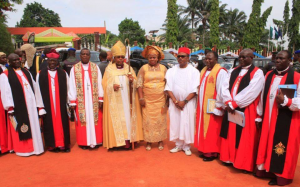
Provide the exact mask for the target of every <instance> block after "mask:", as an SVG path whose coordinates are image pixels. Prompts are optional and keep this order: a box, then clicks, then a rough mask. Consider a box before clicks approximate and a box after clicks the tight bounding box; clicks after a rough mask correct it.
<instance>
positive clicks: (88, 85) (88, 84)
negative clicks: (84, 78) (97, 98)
mask: <svg viewBox="0 0 300 187" xmlns="http://www.w3.org/2000/svg"><path fill="white" fill-rule="evenodd" d="M90 86H91V85H90V83H89V82H88V83H87V90H89V87H90Z"/></svg>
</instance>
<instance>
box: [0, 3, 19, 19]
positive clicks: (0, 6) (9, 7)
mask: <svg viewBox="0 0 300 187" xmlns="http://www.w3.org/2000/svg"><path fill="white" fill-rule="evenodd" d="M22 3H23V0H1V1H0V18H4V20H5V19H6V16H5V14H4V11H11V12H13V11H15V9H14V8H13V7H14V6H15V4H18V5H20V4H22Z"/></svg>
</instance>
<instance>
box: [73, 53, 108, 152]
mask: <svg viewBox="0 0 300 187" xmlns="http://www.w3.org/2000/svg"><path fill="white" fill-rule="evenodd" d="M80 58H81V61H80V62H79V63H77V64H76V65H74V66H73V67H72V69H71V71H70V81H69V93H68V96H69V100H70V106H71V110H72V111H74V109H75V111H76V112H75V113H76V118H77V121H76V123H75V126H76V139H77V144H78V145H79V146H80V148H82V149H87V148H88V147H90V148H98V147H99V146H100V144H102V140H103V136H102V111H101V110H100V109H101V108H102V105H103V88H102V84H101V82H102V75H101V72H100V70H99V67H98V66H97V65H96V64H95V63H93V62H90V51H89V50H88V49H82V50H81V52H80Z"/></svg>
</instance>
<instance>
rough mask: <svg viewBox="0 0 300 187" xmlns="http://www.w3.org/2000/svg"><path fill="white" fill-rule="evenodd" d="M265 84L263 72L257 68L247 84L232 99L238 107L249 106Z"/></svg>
mask: <svg viewBox="0 0 300 187" xmlns="http://www.w3.org/2000/svg"><path fill="white" fill-rule="evenodd" d="M264 84H265V78H264V73H263V71H262V70H260V69H259V70H257V71H256V72H255V74H254V76H253V78H252V80H251V81H250V83H249V85H248V86H247V87H246V88H244V89H243V90H242V91H241V92H239V93H238V94H237V95H236V96H235V97H234V101H235V102H236V104H237V106H239V107H240V108H245V107H247V106H249V105H250V104H251V103H253V101H254V100H255V99H256V98H257V97H258V96H259V94H261V91H262V89H263V87H264Z"/></svg>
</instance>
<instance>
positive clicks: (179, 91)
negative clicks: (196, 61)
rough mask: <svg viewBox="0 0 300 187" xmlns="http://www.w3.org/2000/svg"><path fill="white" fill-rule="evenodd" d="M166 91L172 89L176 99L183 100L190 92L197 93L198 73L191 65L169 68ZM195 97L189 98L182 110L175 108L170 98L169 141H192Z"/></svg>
mask: <svg viewBox="0 0 300 187" xmlns="http://www.w3.org/2000/svg"><path fill="white" fill-rule="evenodd" d="M166 80H167V84H166V87H165V90H166V91H172V92H173V94H174V96H175V98H176V99H177V100H178V101H183V100H185V99H186V97H187V96H188V95H189V94H191V93H197V90H198V86H199V84H200V73H199V71H198V70H197V69H196V68H194V67H193V66H192V65H190V64H189V65H188V66H187V67H186V68H180V67H179V65H176V66H174V67H173V68H170V69H169V70H168V71H167V73H166ZM195 113H196V97H194V98H193V99H191V100H190V101H189V102H188V103H187V104H186V105H185V107H184V109H183V110H179V109H177V108H176V106H175V104H174V103H173V102H172V100H171V99H170V106H169V115H170V141H176V140H183V141H184V143H185V144H190V143H194V136H195V135H194V131H195Z"/></svg>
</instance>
